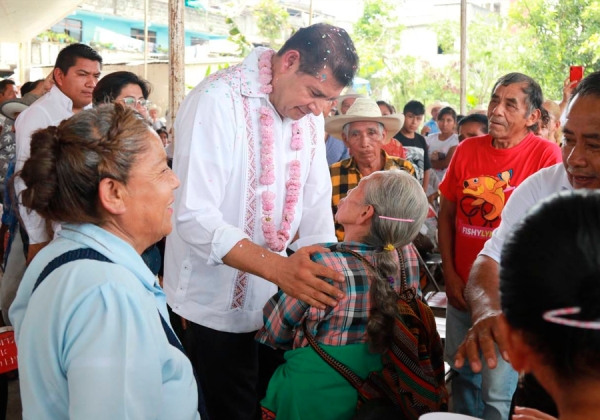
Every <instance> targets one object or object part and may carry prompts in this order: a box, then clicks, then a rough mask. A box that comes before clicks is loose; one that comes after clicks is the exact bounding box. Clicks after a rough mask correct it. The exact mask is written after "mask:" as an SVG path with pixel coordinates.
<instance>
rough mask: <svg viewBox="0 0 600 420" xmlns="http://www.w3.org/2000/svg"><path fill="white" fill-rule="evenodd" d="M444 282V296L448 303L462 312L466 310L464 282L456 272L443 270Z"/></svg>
mask: <svg viewBox="0 0 600 420" xmlns="http://www.w3.org/2000/svg"><path fill="white" fill-rule="evenodd" d="M444 280H445V282H446V297H447V298H448V302H449V303H450V305H452V306H453V307H455V308H456V309H458V310H459V311H462V312H467V311H468V310H469V309H468V307H467V301H466V300H465V287H466V284H465V282H464V281H463V279H461V278H460V276H459V275H458V274H456V272H452V271H449V270H448V271H444Z"/></svg>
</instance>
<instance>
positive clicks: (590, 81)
mask: <svg viewBox="0 0 600 420" xmlns="http://www.w3.org/2000/svg"><path fill="white" fill-rule="evenodd" d="M577 95H579V96H588V95H593V96H598V97H600V71H595V72H593V73H591V74H589V75H587V76H586V77H585V78H584V79H583V80H582V81H581V82H579V84H578V85H577V87H576V88H575V90H574V91H573V94H572V95H571V99H569V103H571V102H572V101H573V98H575V96H577Z"/></svg>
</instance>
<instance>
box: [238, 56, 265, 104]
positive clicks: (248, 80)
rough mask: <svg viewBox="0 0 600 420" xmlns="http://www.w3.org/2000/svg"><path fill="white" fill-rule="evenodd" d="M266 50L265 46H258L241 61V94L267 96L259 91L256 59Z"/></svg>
mask: <svg viewBox="0 0 600 420" xmlns="http://www.w3.org/2000/svg"><path fill="white" fill-rule="evenodd" d="M266 50H268V48H265V47H258V48H255V49H254V50H252V52H251V53H250V54H249V55H248V56H247V57H246V58H245V59H244V61H242V63H241V69H242V72H243V74H242V78H243V79H242V80H243V82H242V86H241V90H242V95H244V96H249V97H251V98H267V99H268V97H269V95H268V94H266V93H262V92H261V91H260V87H261V84H260V81H259V80H258V71H259V70H258V60H259V59H260V56H261V54H262V53H263V52H265V51H266Z"/></svg>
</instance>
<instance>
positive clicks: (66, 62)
mask: <svg viewBox="0 0 600 420" xmlns="http://www.w3.org/2000/svg"><path fill="white" fill-rule="evenodd" d="M78 58H85V59H86V60H91V61H97V62H98V63H100V68H102V56H101V55H100V54H98V52H97V51H96V50H95V49H93V48H92V47H90V46H88V45H85V44H71V45H69V46H68V47H65V48H63V49H62V50H61V51H60V52H59V53H58V57H56V63H55V64H54V68H55V69H60V71H62V72H63V74H67V72H68V71H69V69H70V68H71V67H73V66H74V65H75V63H76V62H77V59H78Z"/></svg>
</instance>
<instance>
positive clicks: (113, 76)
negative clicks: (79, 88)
mask: <svg viewBox="0 0 600 420" xmlns="http://www.w3.org/2000/svg"><path fill="white" fill-rule="evenodd" d="M127 85H137V86H139V87H140V89H141V91H142V95H143V96H144V99H148V96H150V91H151V90H152V89H151V87H150V83H149V82H148V81H147V80H144V79H142V78H141V77H140V76H138V75H137V74H135V73H132V72H130V71H116V72H114V73H110V74H107V75H106V76H104V77H103V78H102V79H100V81H99V82H98V84H97V85H96V87H95V88H94V93H93V94H92V103H93V104H94V106H98V105H100V104H103V103H110V102H112V101H114V100H115V99H116V98H117V97H118V96H119V95H120V94H121V91H122V90H123V88H124V87H125V86H127Z"/></svg>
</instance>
